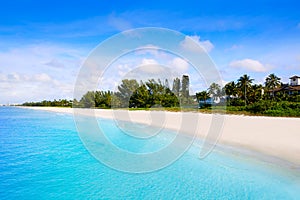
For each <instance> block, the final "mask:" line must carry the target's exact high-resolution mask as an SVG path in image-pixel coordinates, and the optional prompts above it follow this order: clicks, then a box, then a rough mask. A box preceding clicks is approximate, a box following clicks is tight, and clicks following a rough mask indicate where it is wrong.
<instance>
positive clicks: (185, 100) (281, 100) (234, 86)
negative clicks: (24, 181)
mask: <svg viewBox="0 0 300 200" xmlns="http://www.w3.org/2000/svg"><path fill="white" fill-rule="evenodd" d="M280 80H281V79H280V78H279V77H277V76H276V75H275V74H270V75H269V76H268V77H267V78H266V80H265V83H264V85H261V84H254V83H253V81H254V79H251V78H250V77H249V76H248V75H243V76H241V77H240V78H239V79H238V80H237V81H236V82H235V81H231V82H229V83H227V84H226V85H225V86H224V87H223V88H222V87H221V86H220V85H218V84H217V83H212V84H211V85H210V86H209V88H208V89H207V90H204V91H200V92H198V93H196V94H195V95H190V94H189V77H188V76H186V75H184V76H182V79H181V80H180V79H179V78H176V79H174V81H173V84H172V89H171V88H170V86H169V82H168V80H165V81H161V80H154V79H151V80H148V81H146V82H142V81H141V82H140V83H138V81H137V80H134V79H131V80H129V79H125V80H122V83H121V84H120V85H119V86H118V91H116V92H112V91H88V92H87V93H86V94H84V95H83V96H82V98H81V99H80V100H79V101H78V100H76V99H74V100H73V101H72V100H66V99H63V100H54V101H42V102H30V103H28V102H27V103H24V104H23V105H24V106H63V107H71V106H73V107H80V108H134V109H148V108H154V109H155V108H158V109H159V108H161V107H163V108H166V109H167V110H171V111H178V110H191V108H193V109H195V108H198V105H199V104H198V102H200V109H199V110H200V111H203V112H211V111H212V110H214V111H225V110H226V111H227V112H228V113H233V114H250V115H268V116H293V117H299V116H300V95H299V94H298V93H294V94H293V93H287V92H278V91H277V92H276V93H275V91H276V89H278V88H280V87H281V86H282V85H283V84H282V83H281V82H280Z"/></svg>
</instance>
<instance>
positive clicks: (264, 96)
mask: <svg viewBox="0 0 300 200" xmlns="http://www.w3.org/2000/svg"><path fill="white" fill-rule="evenodd" d="M280 80H281V78H279V77H278V76H276V75H275V74H270V75H269V76H267V77H266V79H265V82H264V84H254V83H253V81H254V79H252V78H251V77H250V76H248V75H247V74H245V75H243V76H241V77H240V78H239V79H238V80H237V81H231V82H229V83H227V84H226V85H225V86H224V87H223V88H222V87H221V86H220V85H218V84H216V83H212V84H211V85H210V86H209V88H208V89H207V90H204V91H201V92H198V93H196V98H197V100H198V101H199V102H203V104H202V108H203V109H206V108H208V107H211V106H212V104H211V101H209V102H207V100H208V99H210V100H211V99H213V100H214V99H218V98H219V99H220V98H223V99H224V100H225V105H226V106H227V107H226V109H227V111H235V112H239V111H240V112H248V113H250V114H251V113H252V114H260V115H270V116H300V103H299V102H300V95H299V93H298V92H295V93H292V94H290V93H287V92H285V91H277V92H276V93H275V91H276V89H279V88H281V87H282V86H284V84H283V83H282V82H281V81H280ZM213 105H214V106H222V105H224V101H223V104H222V102H221V103H213Z"/></svg>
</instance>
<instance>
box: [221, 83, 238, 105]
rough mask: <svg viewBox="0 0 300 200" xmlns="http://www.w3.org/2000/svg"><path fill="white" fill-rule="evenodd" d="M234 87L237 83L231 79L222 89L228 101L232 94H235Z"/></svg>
mask: <svg viewBox="0 0 300 200" xmlns="http://www.w3.org/2000/svg"><path fill="white" fill-rule="evenodd" d="M236 87H237V85H236V84H235V82H234V81H231V82H229V83H227V84H226V85H225V87H224V90H225V93H226V95H227V98H228V100H229V101H230V98H231V97H232V96H235V95H236V94H237V91H236V89H237V88H236Z"/></svg>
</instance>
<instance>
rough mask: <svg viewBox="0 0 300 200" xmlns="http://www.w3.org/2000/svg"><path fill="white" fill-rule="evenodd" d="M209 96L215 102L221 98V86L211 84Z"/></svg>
mask: <svg viewBox="0 0 300 200" xmlns="http://www.w3.org/2000/svg"><path fill="white" fill-rule="evenodd" d="M208 93H209V95H210V96H211V97H212V98H213V99H214V100H216V99H217V98H220V97H221V96H222V90H221V86H220V85H219V84H217V83H212V84H211V85H210V86H209V88H208Z"/></svg>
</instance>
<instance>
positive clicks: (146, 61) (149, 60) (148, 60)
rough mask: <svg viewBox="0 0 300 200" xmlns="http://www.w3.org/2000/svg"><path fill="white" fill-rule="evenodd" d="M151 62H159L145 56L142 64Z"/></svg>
mask: <svg viewBox="0 0 300 200" xmlns="http://www.w3.org/2000/svg"><path fill="white" fill-rule="evenodd" d="M150 64H157V61H156V60H154V59H148V58H144V59H143V60H142V63H141V65H150Z"/></svg>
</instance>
